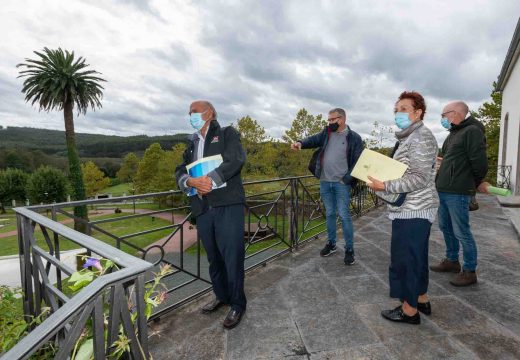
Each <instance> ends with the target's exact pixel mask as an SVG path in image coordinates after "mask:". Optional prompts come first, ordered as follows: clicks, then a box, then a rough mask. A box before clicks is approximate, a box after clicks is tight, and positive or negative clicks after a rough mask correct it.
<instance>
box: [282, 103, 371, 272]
mask: <svg viewBox="0 0 520 360" xmlns="http://www.w3.org/2000/svg"><path fill="white" fill-rule="evenodd" d="M328 121H329V125H328V126H327V127H326V128H325V129H323V131H321V132H319V133H317V134H315V135H312V136H309V137H308V138H306V139H303V140H300V141H297V142H295V143H293V144H292V145H291V148H292V149H293V150H301V149H311V148H317V147H319V148H321V151H320V153H319V155H318V158H317V160H316V170H315V172H314V176H316V177H317V178H318V179H320V195H321V199H322V201H323V203H324V204H325V213H326V218H327V235H328V241H327V243H326V244H325V247H324V248H323V249H322V250H321V252H320V255H321V256H329V255H331V254H332V253H334V252H335V251H336V250H337V248H336V208H337V209H338V212H339V217H340V218H341V225H342V230H343V237H344V238H345V258H344V262H345V264H346V265H352V264H354V262H355V261H356V259H355V257H354V227H353V224H352V217H351V216H350V189H351V187H353V186H355V185H356V179H354V178H353V177H352V176H351V175H350V173H351V172H352V169H353V168H354V165H356V162H357V160H358V159H359V156H360V155H361V152H362V151H363V141H362V140H361V137H360V136H359V135H358V134H357V133H356V132H354V131H352V130H351V129H350V128H349V127H348V126H347V123H346V121H347V115H346V113H345V110H343V109H341V108H335V109H332V110H330V111H329V118H328Z"/></svg>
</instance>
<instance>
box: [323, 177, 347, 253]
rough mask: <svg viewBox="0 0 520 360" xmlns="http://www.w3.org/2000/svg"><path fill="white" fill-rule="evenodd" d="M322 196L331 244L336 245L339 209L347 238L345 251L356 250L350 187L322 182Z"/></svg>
mask: <svg viewBox="0 0 520 360" xmlns="http://www.w3.org/2000/svg"><path fill="white" fill-rule="evenodd" d="M320 195H321V200H322V201H323V204H324V205H325V214H326V218H327V235H328V238H329V243H331V244H332V245H336V221H337V219H336V208H337V210H338V213H339V217H340V219H341V228H342V230H343V237H344V238H345V250H347V249H351V250H354V241H353V240H354V226H353V225H352V217H351V216H350V185H345V184H344V183H342V182H329V181H320Z"/></svg>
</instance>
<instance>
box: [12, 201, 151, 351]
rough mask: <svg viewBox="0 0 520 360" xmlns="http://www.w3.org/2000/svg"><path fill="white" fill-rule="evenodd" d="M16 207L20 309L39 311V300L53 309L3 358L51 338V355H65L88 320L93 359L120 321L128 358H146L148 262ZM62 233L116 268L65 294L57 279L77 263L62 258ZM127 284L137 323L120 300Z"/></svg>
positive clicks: (32, 314)
mask: <svg viewBox="0 0 520 360" xmlns="http://www.w3.org/2000/svg"><path fill="white" fill-rule="evenodd" d="M15 211H16V213H17V223H18V240H19V256H20V274H21V282H22V289H23V293H24V297H23V309H24V314H25V316H26V319H27V320H28V321H29V320H30V318H33V317H36V316H39V315H40V314H42V311H43V306H47V307H50V310H51V314H50V315H49V316H48V318H47V319H46V320H45V321H44V322H43V323H42V324H41V325H39V326H37V327H35V328H33V329H32V331H31V333H30V334H29V335H28V336H26V337H24V338H23V339H22V340H21V341H20V342H19V343H18V344H17V345H16V346H15V347H14V348H13V349H11V350H10V351H9V352H7V354H5V359H27V358H29V357H30V356H31V355H33V354H35V353H36V352H37V351H38V350H39V349H41V348H42V347H43V346H44V345H45V344H48V343H49V342H52V343H53V346H54V347H57V348H58V351H57V353H56V355H55V359H68V358H69V357H70V353H71V351H72V349H73V347H74V345H75V344H76V341H77V340H78V338H79V337H80V336H81V333H82V330H83V328H84V327H85V325H86V323H87V321H91V322H92V328H93V330H94V331H93V335H94V341H93V351H94V357H95V359H105V358H106V353H107V352H108V350H109V349H108V348H109V347H110V345H111V344H112V343H113V342H114V341H115V340H116V339H117V337H116V336H117V335H118V334H119V331H120V326H121V327H122V329H123V331H124V334H125V335H126V336H127V337H128V339H129V340H130V346H131V352H132V358H134V359H145V358H146V357H147V355H145V354H148V347H147V337H148V335H147V324H146V320H145V317H144V308H145V304H144V298H143V294H144V283H145V273H146V271H147V270H149V269H150V268H151V267H152V264H150V263H148V262H146V261H143V260H141V259H137V258H135V257H134V256H131V255H129V254H127V253H125V252H122V251H121V250H119V249H116V248H114V247H112V246H110V245H108V244H105V243H103V242H101V241H98V240H95V239H93V238H92V237H90V236H88V235H84V234H81V233H79V232H76V231H74V230H72V229H70V228H68V227H66V226H65V225H63V224H60V223H58V222H56V221H53V220H51V219H49V218H47V217H45V216H43V215H40V214H38V213H36V212H34V211H32V210H30V209H25V208H16V209H15ZM36 226H38V227H39V228H40V230H41V233H42V234H43V237H44V240H45V246H46V247H47V249H44V248H42V247H41V246H40V245H39V244H37V241H36V238H35V227H36ZM63 239H68V240H70V241H72V242H74V243H76V244H77V245H79V246H81V247H83V248H85V249H88V251H89V252H90V253H91V254H96V255H98V256H101V257H103V258H105V259H109V260H111V261H113V262H114V263H115V264H116V265H117V266H118V268H119V269H118V270H117V271H111V272H109V273H107V274H105V275H103V276H99V277H98V278H96V279H95V280H94V281H92V283H90V284H89V285H87V286H86V287H85V288H84V289H82V290H81V292H80V293H79V294H78V295H76V296H74V297H70V298H69V296H67V295H66V294H65V293H64V291H63V290H64V289H63V288H62V282H61V280H62V276H63V275H64V274H65V275H71V274H72V273H74V272H75V269H73V268H71V267H70V266H69V265H67V264H65V263H64V262H62V261H61V259H60V247H59V245H60V241H61V240H63ZM44 263H45V264H44ZM51 270H52V274H53V275H55V276H56V282H54V281H51V278H50V275H51ZM130 288H133V289H134V291H135V299H134V301H135V305H136V307H135V310H134V311H136V312H137V313H136V314H135V315H137V319H138V320H137V323H136V324H135V325H134V324H133V323H132V321H131V314H130V310H129V309H128V307H127V306H124V305H122V304H123V302H122V301H121V300H122V299H123V298H125V297H127V296H129V289H130ZM105 304H108V306H109V308H110V316H109V317H108V329H109V331H108V336H107V339H105V338H104V333H105V332H104V326H105V316H104V314H103V306H104V305H105ZM107 344H108V345H107Z"/></svg>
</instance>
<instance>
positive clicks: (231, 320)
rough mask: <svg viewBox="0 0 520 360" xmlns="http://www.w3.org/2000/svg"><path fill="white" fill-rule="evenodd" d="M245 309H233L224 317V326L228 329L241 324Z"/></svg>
mask: <svg viewBox="0 0 520 360" xmlns="http://www.w3.org/2000/svg"><path fill="white" fill-rule="evenodd" d="M244 312H245V310H236V309H231V310H229V313H228V314H227V316H226V318H225V319H224V323H223V324H222V325H224V327H225V328H226V329H233V328H234V327H235V326H237V325H238V324H240V320H242V315H244Z"/></svg>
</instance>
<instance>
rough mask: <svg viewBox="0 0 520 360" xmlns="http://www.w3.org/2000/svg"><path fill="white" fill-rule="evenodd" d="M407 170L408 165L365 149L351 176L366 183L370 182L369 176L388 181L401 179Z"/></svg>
mask: <svg viewBox="0 0 520 360" xmlns="http://www.w3.org/2000/svg"><path fill="white" fill-rule="evenodd" d="M407 168H408V166H407V165H405V164H403V163H402V162H399V161H397V160H394V159H392V158H391V157H388V156H386V155H383V154H380V153H378V152H376V151H373V150H369V149H364V150H363V152H362V153H361V156H360V157H359V159H358V161H357V163H356V166H354V169H352V172H351V174H350V175H352V176H353V177H355V178H356V179H359V180H362V181H364V182H370V180H368V175H370V176H372V177H373V178H375V179H377V180H381V181H386V180H394V179H399V178H401V177H402V176H403V175H404V173H405V171H406V169H407Z"/></svg>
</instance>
